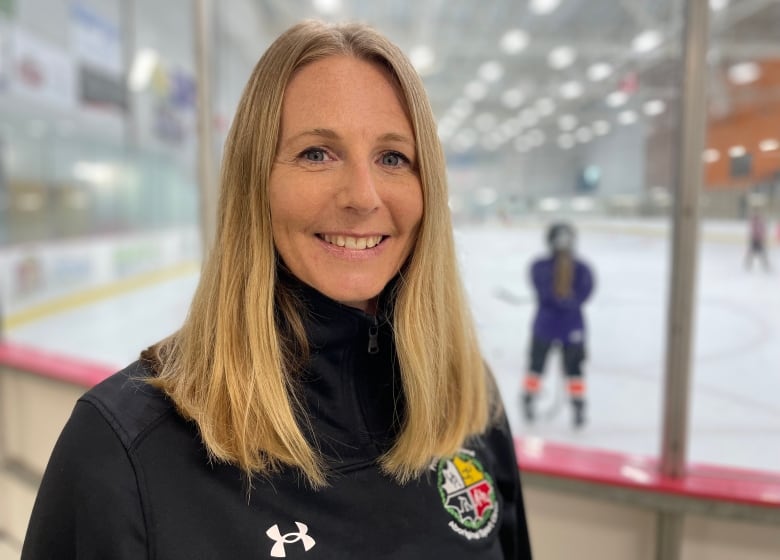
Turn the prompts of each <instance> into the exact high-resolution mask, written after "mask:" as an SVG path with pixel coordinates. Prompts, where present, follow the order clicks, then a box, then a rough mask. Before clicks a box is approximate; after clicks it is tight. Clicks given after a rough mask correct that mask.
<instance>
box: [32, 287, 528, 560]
mask: <svg viewBox="0 0 780 560" xmlns="http://www.w3.org/2000/svg"><path fill="white" fill-rule="evenodd" d="M302 293H303V294H304V295H305V297H306V299H307V300H308V304H309V307H310V308H311V310H312V315H311V316H310V317H309V318H308V319H307V331H308V333H309V335H310V341H311V345H312V355H311V361H310V365H309V367H308V368H307V371H306V373H305V375H304V376H303V379H302V380H301V383H300V390H301V391H302V394H303V395H304V397H305V399H304V402H305V404H306V406H307V407H308V410H307V412H308V417H309V420H310V422H311V425H312V427H313V430H314V433H315V434H316V438H317V442H318V444H319V446H320V448H321V449H322V451H323V453H324V454H325V456H326V457H327V460H328V463H329V465H330V466H331V467H332V470H333V472H332V475H331V478H330V486H328V487H327V488H325V489H324V490H319V491H313V490H311V489H309V488H308V487H307V486H306V484H305V483H304V482H303V481H302V478H301V476H300V474H299V473H296V472H294V471H292V470H291V471H289V472H284V473H282V474H280V475H277V476H273V477H271V478H270V479H264V478H261V477H258V478H257V479H256V480H254V481H253V486H254V487H253V488H252V489H251V491H248V489H247V484H246V478H245V476H244V475H243V474H242V473H241V471H240V470H239V469H238V468H236V467H235V466H232V465H227V464H218V463H213V462H209V460H208V456H207V453H206V450H205V448H204V446H203V444H202V441H201V439H200V436H199V433H198V429H197V427H196V425H195V424H194V423H192V422H189V421H187V420H185V419H184V418H182V417H181V416H180V415H179V414H178V413H177V411H176V410H175V407H174V406H173V404H172V402H171V401H170V400H169V399H168V398H167V397H166V396H165V395H164V394H163V393H162V392H160V391H158V390H156V389H154V388H152V387H151V386H149V385H148V384H146V383H144V382H143V381H142V380H139V378H140V379H143V378H144V377H147V376H149V375H153V372H152V371H151V369H150V367H149V365H148V364H147V363H146V362H144V361H143V360H141V361H138V362H136V363H134V364H132V365H130V366H129V367H128V368H126V369H125V370H123V371H121V372H119V373H117V374H115V375H113V376H112V377H110V378H108V379H107V380H106V381H104V382H103V383H101V384H99V385H97V386H96V387H94V388H93V389H91V390H90V391H89V392H87V393H86V394H85V395H84V396H83V397H82V398H81V399H80V400H79V401H78V403H77V404H76V406H75V409H74V411H73V414H72V416H71V418H70V420H69V421H68V423H67V425H66V426H65V428H64V430H63V432H62V434H61V435H60V438H59V440H58V442H57V444H56V446H55V448H54V451H53V453H52V456H51V459H50V461H49V464H48V466H47V469H46V472H45V475H44V477H43V482H42V484H41V487H40V490H39V492H38V496H37V499H36V503H35V506H34V509H33V513H32V517H31V520H30V524H29V527H28V531H27V536H26V538H25V542H24V548H23V552H22V560H43V559H58V560H65V559H76V558H77V559H79V560H88V559H89V560H92V559H94V560H97V559H100V560H143V559H149V560H151V559H155V560H179V559H181V560H201V559H202V560H207V559H208V560H214V559H229V560H244V559H246V560H249V559H252V560H258V559H265V558H289V559H302V560H318V559H325V560H330V559H333V560H350V559H360V560H363V559H368V560H373V559H400V560H418V559H419V560H423V559H425V560H429V559H431V558H446V559H447V560H459V559H464V560H465V559H485V560H488V559H496V560H498V559H513V560H515V559H521V560H525V559H527V558H531V555H530V549H529V543H528V533H527V528H526V522H525V514H524V510H523V501H522V495H521V490H520V484H519V478H518V472H517V467H516V461H515V454H514V448H513V445H512V439H511V437H510V433H509V430H508V427H507V425H506V422H505V421H504V422H503V423H502V424H501V425H499V426H496V427H494V428H492V429H490V430H489V431H488V432H486V433H485V434H484V435H483V436H481V437H479V438H476V439H475V440H474V441H470V442H467V443H466V444H465V445H464V447H463V449H462V450H461V452H459V453H457V454H456V455H455V456H453V457H447V458H443V459H441V460H440V461H437V462H434V463H433V464H432V465H431V468H430V469H429V471H428V472H427V473H426V474H424V475H423V476H422V477H420V478H419V479H417V480H414V481H412V482H410V483H408V484H406V485H399V484H398V483H396V482H395V481H394V480H393V479H392V478H390V477H388V476H386V475H384V474H383V473H382V472H381V471H380V469H379V468H378V466H377V463H376V460H377V458H378V457H379V456H380V455H381V454H382V453H384V452H385V451H386V450H387V449H388V448H389V446H390V444H391V442H392V441H393V437H394V434H395V433H396V432H397V426H398V425H399V422H400V419H399V418H397V414H396V410H400V409H402V404H401V398H402V395H401V391H400V380H399V377H398V368H397V365H395V364H396V362H397V360H396V358H395V351H394V346H393V339H392V331H391V325H390V324H389V322H387V321H381V320H379V321H378V320H377V319H375V318H373V317H372V316H370V315H367V314H364V313H362V312H360V311H358V310H355V309H352V308H349V307H346V306H343V305H341V304H338V303H336V302H334V301H332V300H329V299H327V298H325V297H324V296H322V295H320V294H318V293H317V292H314V291H313V290H311V289H303V290H302ZM369 346H371V347H372V348H371V351H369Z"/></svg>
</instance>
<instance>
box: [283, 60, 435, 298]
mask: <svg viewBox="0 0 780 560" xmlns="http://www.w3.org/2000/svg"><path fill="white" fill-rule="evenodd" d="M415 158H416V150H415V140H414V135H413V133H412V127H411V124H410V123H409V120H408V118H407V117H406V113H405V112H404V110H403V107H402V105H401V102H400V101H399V99H398V94H397V93H396V89H395V88H394V87H393V85H392V83H391V81H390V79H389V78H388V76H387V74H386V73H385V72H384V71H383V70H382V69H381V68H379V67H378V66H375V65H373V64H371V63H369V62H365V61H363V60H359V59H356V58H353V57H349V56H330V57H327V58H324V59H322V60H319V61H317V62H314V63H311V64H309V65H307V66H304V67H303V68H301V69H300V70H299V71H298V72H297V73H296V74H295V75H294V76H293V78H292V79H291V80H290V83H289V84H288V86H287V89H286V91H285V96H284V102H283V104H282V119H281V135H280V139H279V145H278V148H277V154H276V159H275V160H274V165H273V168H272V170H271V181H270V185H269V191H270V201H271V225H272V228H273V234H274V243H275V245H276V249H277V251H278V252H279V255H280V256H281V258H282V260H283V261H284V263H285V264H286V265H287V267H288V268H289V269H290V271H291V272H292V273H293V274H294V275H295V276H296V277H297V278H298V279H300V280H302V281H303V282H305V283H306V284H309V285H310V286H312V287H313V288H315V289H316V290H318V291H319V292H321V293H323V294H325V295H326V296H328V297H330V298H331V299H334V300H336V301H340V302H342V303H345V304H347V305H351V306H353V307H357V308H360V309H363V310H364V311H371V310H372V304H373V303H374V301H375V298H376V296H377V295H378V294H379V293H380V292H381V291H382V289H383V288H384V287H385V285H386V284H387V283H388V281H389V280H390V279H391V278H392V277H393V276H395V274H396V273H397V272H398V270H399V269H400V268H401V266H402V265H403V263H404V261H405V260H406V258H407V257H408V256H409V253H410V251H411V250H412V247H413V245H414V242H415V239H416V236H417V230H418V228H419V225H420V221H421V219H422V212H423V200H422V189H421V186H420V179H419V177H418V175H417V172H416V168H417V162H416V159H415Z"/></svg>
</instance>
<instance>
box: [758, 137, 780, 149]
mask: <svg viewBox="0 0 780 560" xmlns="http://www.w3.org/2000/svg"><path fill="white" fill-rule="evenodd" d="M778 148H780V142H778V141H777V140H776V139H774V138H765V139H764V140H761V142H759V144H758V149H759V150H761V151H762V152H773V151H775V150H777V149H778Z"/></svg>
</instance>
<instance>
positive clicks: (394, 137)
mask: <svg viewBox="0 0 780 560" xmlns="http://www.w3.org/2000/svg"><path fill="white" fill-rule="evenodd" d="M307 136H314V137H317V138H325V139H328V140H336V139H338V138H339V135H338V133H337V132H336V131H335V130H332V129H330V128H312V129H310V130H304V131H303V132H299V133H298V134H295V135H294V136H291V137H290V138H288V139H287V140H286V141H285V144H291V143H293V142H295V141H296V140H299V139H300V138H305V137H307ZM377 140H378V141H380V142H400V143H402V144H408V145H409V146H412V147H413V146H414V140H413V139H412V138H410V137H409V136H406V135H404V134H400V133H398V132H386V133H385V134H382V135H381V136H379V138H377Z"/></svg>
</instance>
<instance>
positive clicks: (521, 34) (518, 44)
mask: <svg viewBox="0 0 780 560" xmlns="http://www.w3.org/2000/svg"><path fill="white" fill-rule="evenodd" d="M529 42H530V38H529V37H528V33H526V32H525V31H523V30H522V29H512V30H510V31H507V32H506V33H504V36H503V37H501V48H502V49H504V52H505V53H507V54H517V53H519V52H522V51H524V50H525V48H526V47H527V46H528V43H529Z"/></svg>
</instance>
